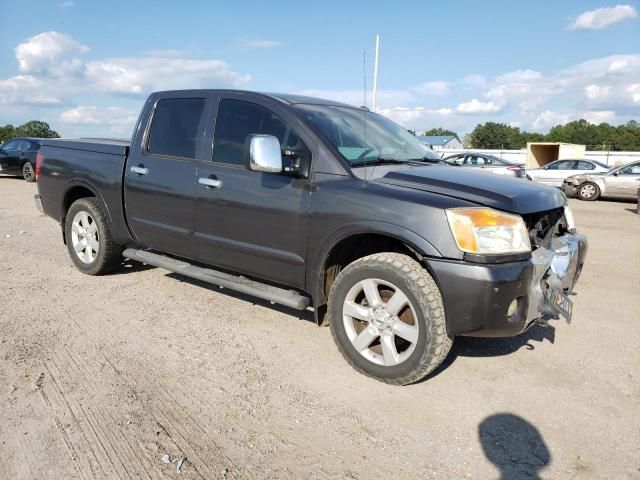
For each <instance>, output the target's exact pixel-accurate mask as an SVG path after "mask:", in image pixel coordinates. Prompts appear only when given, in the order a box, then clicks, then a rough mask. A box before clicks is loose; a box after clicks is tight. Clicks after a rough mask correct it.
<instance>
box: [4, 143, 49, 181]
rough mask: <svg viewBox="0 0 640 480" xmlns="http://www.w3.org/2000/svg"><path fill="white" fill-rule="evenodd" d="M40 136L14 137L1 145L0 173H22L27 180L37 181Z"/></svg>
mask: <svg viewBox="0 0 640 480" xmlns="http://www.w3.org/2000/svg"><path fill="white" fill-rule="evenodd" d="M38 150H40V139H38V138H26V137H23V138H14V139H12V140H9V141H8V142H6V143H3V144H2V146H0V174H2V175H22V178H24V179H25V180H26V181H27V182H35V181H36V155H37V153H38Z"/></svg>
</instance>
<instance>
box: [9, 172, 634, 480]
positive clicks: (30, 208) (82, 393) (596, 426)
mask: <svg viewBox="0 0 640 480" xmlns="http://www.w3.org/2000/svg"><path fill="white" fill-rule="evenodd" d="M35 192H36V187H35V185H32V184H27V183H26V182H24V181H22V180H19V179H14V178H0V285H1V288H2V297H1V302H2V308H1V309H0V458H2V460H3V461H2V464H1V465H0V477H2V478H138V477H139V478H171V477H175V476H176V475H178V474H177V473H176V466H175V465H169V464H164V463H163V462H162V461H161V459H162V457H163V456H164V455H165V454H169V455H170V456H171V459H172V460H174V459H179V458H180V457H182V456H185V457H187V462H186V463H185V464H184V466H183V467H182V471H181V473H180V477H181V478H207V479H211V478H337V477H346V478H362V479H372V478H400V477H401V478H447V479H449V478H498V477H499V476H500V475H501V474H502V475H504V478H522V477H525V478H529V477H532V478H536V475H539V476H540V477H542V478H549V479H551V478H593V479H603V478H610V479H620V478H639V477H640V371H639V369H638V367H639V366H640V348H639V341H640V340H639V339H640V295H639V293H640V275H639V272H640V241H639V240H638V239H639V238H640V216H638V215H635V214H634V213H633V210H634V209H635V205H634V204H633V203H624V202H606V201H600V202H595V203H584V202H578V201H572V206H573V208H574V211H575V215H576V220H577V222H578V226H579V228H580V229H581V231H583V232H585V233H586V234H587V235H588V237H589V241H590V251H589V254H588V257H587V264H586V265H585V269H584V273H583V276H582V278H581V281H580V282H579V284H578V288H577V296H576V297H573V298H574V301H575V308H574V321H573V323H572V324H571V325H566V324H565V323H563V322H560V321H556V322H555V323H554V324H553V325H554V327H551V328H546V329H545V328H541V327H536V328H534V329H531V330H530V331H529V332H527V333H525V334H523V335H521V336H520V337H517V338H512V339H491V340H482V339H456V342H455V343H454V348H453V351H452V352H451V354H450V355H449V357H448V359H447V361H446V362H445V364H444V365H443V367H442V368H441V369H439V370H438V371H437V372H436V373H435V374H434V375H432V376H431V378H430V379H429V380H428V381H425V382H422V383H419V384H417V385H413V386H408V387H391V386H387V385H384V384H382V383H378V382H376V381H374V380H370V379H367V378H365V377H363V376H360V375H358V374H357V373H356V372H355V371H353V370H352V369H351V368H350V367H349V366H348V365H347V364H346V363H345V362H344V361H343V359H342V357H341V356H340V354H339V353H338V351H337V349H336V348H335V346H334V345H333V342H332V339H331V335H330V334H329V331H328V330H327V329H326V328H318V327H316V326H315V325H314V323H313V320H312V314H311V312H305V313H304V314H303V315H302V316H301V315H300V314H299V313H298V312H295V311H293V310H288V309H286V308H280V307H277V306H272V305H269V304H268V303H263V302H259V301H258V302H256V301H255V300H254V299H251V298H248V297H245V296H242V295H237V294H234V293H230V292H229V293H227V291H220V290H219V289H217V288H214V287H211V286H207V285H204V284H201V283H198V282H195V281H191V280H188V279H184V278H180V277H178V276H176V275H174V274H170V273H168V272H166V271H163V270H160V269H155V268H148V267H143V266H141V265H138V264H132V263H130V264H126V265H125V266H124V267H123V269H122V270H121V271H120V272H118V273H117V274H114V275H110V276H106V277H89V276H85V275H82V274H81V273H79V272H78V271H77V270H76V269H75V268H73V266H72V264H71V261H70V259H69V258H68V256H67V251H66V248H65V247H64V246H63V244H62V242H61V234H60V229H59V228H58V226H57V225H56V223H55V222H54V221H53V220H51V219H49V218H46V217H44V216H42V215H40V214H39V213H38V212H37V211H36V209H35V207H34V205H33V200H32V197H33V194H34V193H35ZM527 475H529V477H527Z"/></svg>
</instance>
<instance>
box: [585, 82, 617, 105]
mask: <svg viewBox="0 0 640 480" xmlns="http://www.w3.org/2000/svg"><path fill="white" fill-rule="evenodd" d="M610 92H611V87H610V86H609V85H596V84H591V85H587V86H586V87H584V95H585V97H587V98H588V99H589V100H595V101H598V100H604V99H605V98H607V97H608V96H609V93H610Z"/></svg>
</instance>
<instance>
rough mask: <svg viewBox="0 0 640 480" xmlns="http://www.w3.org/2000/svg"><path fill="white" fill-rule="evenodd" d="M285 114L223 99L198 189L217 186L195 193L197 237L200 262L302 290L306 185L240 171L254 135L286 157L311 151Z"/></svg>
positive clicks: (257, 103)
mask: <svg viewBox="0 0 640 480" xmlns="http://www.w3.org/2000/svg"><path fill="white" fill-rule="evenodd" d="M285 110H286V109H284V108H282V107H279V105H276V104H271V103H269V102H266V103H265V100H263V99H262V98H261V97H247V96H239V95H233V94H229V95H225V97H224V98H222V99H221V101H220V103H219V106H218V108H217V116H216V121H215V130H214V134H213V148H212V154H211V157H210V158H207V159H204V160H203V161H202V162H201V164H200V167H199V172H198V179H199V182H205V183H207V182H208V183H211V182H210V181H214V184H215V185H217V186H216V187H212V186H210V185H206V184H204V183H198V184H197V186H196V211H195V236H196V239H197V244H198V257H199V259H200V260H201V261H203V262H205V263H210V264H212V265H217V266H220V267H224V268H228V269H230V270H234V271H238V272H242V273H245V274H248V275H253V276H256V277H260V278H263V279H266V280H271V281H274V282H277V283H283V284H286V285H289V286H293V287H303V286H304V274H305V259H306V249H307V228H308V218H307V215H308V211H309V199H310V190H309V188H308V185H309V182H310V181H309V180H308V179H296V178H293V177H292V176H290V175H288V174H285V173H267V172H255V171H251V170H248V169H247V168H246V167H245V165H244V148H245V142H246V140H247V137H248V136H249V135H250V134H254V133H262V134H271V135H274V136H276V137H277V138H278V140H279V141H280V145H281V147H282V148H283V150H284V149H288V150H306V151H309V150H308V148H307V145H309V142H305V141H304V140H303V139H302V138H301V137H300V136H299V133H298V132H297V131H295V130H294V127H293V126H292V125H291V123H290V121H293V120H296V119H295V118H293V117H292V116H291V113H288V112H286V111H285ZM287 116H289V117H291V118H289V121H288V120H287V118H286V117H287ZM294 123H295V122H294Z"/></svg>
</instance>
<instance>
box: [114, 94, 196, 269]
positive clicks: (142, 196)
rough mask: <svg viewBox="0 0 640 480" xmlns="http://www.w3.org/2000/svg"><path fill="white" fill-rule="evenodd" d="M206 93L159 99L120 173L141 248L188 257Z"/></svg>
mask: <svg viewBox="0 0 640 480" xmlns="http://www.w3.org/2000/svg"><path fill="white" fill-rule="evenodd" d="M206 103H207V102H206V99H205V98H180V97H175V98H162V99H161V100H159V101H158V102H157V103H156V104H155V108H154V109H153V113H152V116H151V119H150V126H149V129H148V133H147V135H146V138H145V140H144V145H143V146H142V148H139V147H138V146H132V147H133V148H132V149H131V152H132V153H131V154H130V157H129V159H128V160H127V166H126V172H125V205H126V211H127V220H128V222H129V226H130V228H131V230H132V231H133V234H134V235H135V237H136V239H137V240H138V242H139V243H140V244H142V245H143V246H144V247H148V248H153V249H157V250H161V251H163V252H167V253H173V254H177V255H182V256H186V257H190V258H193V257H194V255H193V243H192V242H193V212H194V196H195V184H196V173H197V165H198V161H197V160H198V157H199V154H200V153H199V152H200V150H201V143H202V142H201V141H199V139H200V138H202V132H203V128H204V120H203V117H204V116H205V115H204V113H205V111H206V109H205V105H206Z"/></svg>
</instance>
